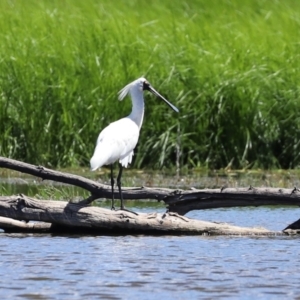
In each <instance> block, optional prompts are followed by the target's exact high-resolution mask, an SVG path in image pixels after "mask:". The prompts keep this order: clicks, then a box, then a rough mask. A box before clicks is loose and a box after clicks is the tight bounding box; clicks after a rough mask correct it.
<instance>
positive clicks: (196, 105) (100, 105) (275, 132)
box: [0, 0, 300, 168]
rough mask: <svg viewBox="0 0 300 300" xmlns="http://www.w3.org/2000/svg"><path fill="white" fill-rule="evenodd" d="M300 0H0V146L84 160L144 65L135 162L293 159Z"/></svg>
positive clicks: (260, 163) (125, 107)
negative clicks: (149, 88)
mask: <svg viewBox="0 0 300 300" xmlns="http://www.w3.org/2000/svg"><path fill="white" fill-rule="evenodd" d="M299 32H300V2H299V1H295V0H285V1H261V0H244V1H242V2H241V1H239V0H231V1H230V0H211V1H206V0H190V1H181V0H174V1H159V2H158V1H146V0H139V1H137V0H128V1H121V0H115V1H110V0H103V1H96V0H85V1H80V0H64V1H61V0H53V1H46V0H28V1H21V0H15V1H1V2H0V34H1V43H0V69H1V72H0V114H1V115H0V116H1V119H0V155H3V156H8V157H13V158H16V159H21V160H24V161H27V162H31V163H36V164H44V165H48V166H52V167H58V166H59V167H64V166H72V165H73V166H75V165H82V166H87V167H88V161H89V158H90V156H91V155H92V152H93V148H94V143H95V141H96V138H97V135H98V133H99V132H100V130H101V129H102V128H104V127H105V126H106V125H107V124H108V123H109V122H112V121H114V120H116V119H118V118H121V117H123V116H125V115H126V114H128V113H129V112H130V108H131V103H130V101H129V99H126V100H125V101H123V102H119V101H117V91H118V90H120V89H121V88H122V87H123V86H124V85H126V84H127V83H128V82H130V81H131V80H134V79H136V78H137V77H140V76H141V75H144V76H145V77H147V79H148V80H149V81H150V82H151V83H152V85H153V86H154V87H155V88H156V89H157V90H158V91H160V92H161V93H162V94H163V95H165V96H166V97H167V98H168V99H170V101H172V102H173V103H174V104H176V106H178V107H179V109H180V114H178V115H176V114H175V113H174V112H172V111H171V110H170V109H169V108H168V107H166V106H164V104H162V103H160V102H159V101H157V100H156V99H155V98H154V97H153V96H150V95H146V116H145V120H144V126H143V128H142V131H141V136H140V141H139V144H138V147H137V151H136V156H135V161H134V166H135V167H152V168H160V167H163V166H164V167H166V168H170V167H174V166H175V163H176V161H177V164H178V165H179V166H181V167H182V166H186V167H209V168H223V167H226V166H228V165H231V166H232V167H235V168H243V167H261V168H274V167H280V168H295V167H298V166H299V164H300V157H299V153H300V142H299V141H300V130H299V128H300V117H299V115H298V107H299V91H300V88H299V74H300V72H299V67H300V61H299V56H300V52H299V41H300V34H299Z"/></svg>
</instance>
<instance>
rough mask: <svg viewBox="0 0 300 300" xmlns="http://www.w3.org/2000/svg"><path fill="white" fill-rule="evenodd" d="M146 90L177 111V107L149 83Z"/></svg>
mask: <svg viewBox="0 0 300 300" xmlns="http://www.w3.org/2000/svg"><path fill="white" fill-rule="evenodd" d="M148 90H149V91H150V92H151V93H152V94H154V95H155V96H157V97H159V98H160V99H162V100H164V101H165V102H166V103H167V104H168V105H169V106H170V107H171V108H172V109H173V110H174V111H176V112H179V109H178V108H177V107H176V106H174V105H173V104H172V103H170V102H169V101H168V100H167V99H166V98H164V97H163V96H162V95H161V94H160V93H159V92H157V91H156V90H155V89H154V88H153V87H152V86H151V85H150V86H149V87H148Z"/></svg>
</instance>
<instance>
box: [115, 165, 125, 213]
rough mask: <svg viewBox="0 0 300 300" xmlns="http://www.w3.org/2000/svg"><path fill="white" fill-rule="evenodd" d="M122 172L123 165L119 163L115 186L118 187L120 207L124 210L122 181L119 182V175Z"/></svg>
mask: <svg viewBox="0 0 300 300" xmlns="http://www.w3.org/2000/svg"><path fill="white" fill-rule="evenodd" d="M122 172H123V166H122V165H121V164H120V171H119V174H118V177H117V186H118V188H119V194H120V200H121V209H122V210H124V203H123V194H122V183H121V176H122Z"/></svg>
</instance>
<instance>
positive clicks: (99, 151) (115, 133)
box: [91, 118, 139, 170]
mask: <svg viewBox="0 0 300 300" xmlns="http://www.w3.org/2000/svg"><path fill="white" fill-rule="evenodd" d="M138 138H139V128H138V126H137V125H136V124H135V123H134V122H133V121H132V120H130V119H129V118H123V119H120V120H118V121H116V122H113V123H111V124H110V125H109V126H107V127H106V128H105V129H103V130H102V132H101V133H100V134H99V137H98V139H97V145H96V148H95V151H94V155H93V157H92V158H91V169H92V170H96V169H97V168H100V167H101V166H103V165H109V164H112V163H114V162H115V161H117V160H120V163H121V164H122V165H123V166H125V167H127V165H128V163H130V162H131V160H132V156H133V149H134V148H135V146H136V144H137V142H138ZM127 157H128V158H127ZM125 158H127V159H125ZM123 160H124V161H123Z"/></svg>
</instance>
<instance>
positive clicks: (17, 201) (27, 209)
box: [0, 195, 283, 236]
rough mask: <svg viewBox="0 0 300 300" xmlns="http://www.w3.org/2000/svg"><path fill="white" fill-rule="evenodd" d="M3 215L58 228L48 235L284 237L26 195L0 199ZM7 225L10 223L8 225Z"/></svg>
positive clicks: (178, 217)
mask: <svg viewBox="0 0 300 300" xmlns="http://www.w3.org/2000/svg"><path fill="white" fill-rule="evenodd" d="M0 215H1V216H5V218H6V220H7V218H10V219H14V220H34V221H41V222H43V223H42V224H43V226H45V224H47V223H49V224H50V223H52V224H53V225H55V226H49V228H48V231H49V232H57V231H59V232H63V231H66V230H67V231H68V232H82V231H84V230H87V231H88V232H95V233H104V234H116V233H117V234H137V233H143V234H160V235H161V234H163V235H165V234H188V235H259V236H263V235H264V236H266V235H272V236H273V235H283V233H282V232H272V231H269V230H267V229H262V228H244V227H238V226H233V225H229V224H224V223H214V222H206V221H198V220H193V219H189V218H186V217H183V216H180V215H178V214H176V213H164V214H159V213H151V214H145V213H143V214H138V215H135V214H133V213H130V212H127V211H122V210H119V211H111V210H109V209H105V208H100V207H93V206H88V207H86V206H81V205H78V204H74V203H67V202H62V201H50V200H36V199H33V198H29V197H26V196H24V195H19V196H10V197H3V196H2V197H0ZM8 220H9V219H8ZM0 221H1V219H0ZM13 222H15V221H13ZM16 222H20V221H16ZM44 222H47V223H44ZM6 223H9V222H8V221H6ZM22 223H23V222H22ZM23 224H24V223H23ZM11 225H12V224H10V223H9V225H8V226H7V227H5V224H3V223H2V226H1V227H2V228H3V229H8V230H10V231H12V226H11ZM17 226H19V224H17ZM44 229H45V227H44ZM31 230H32V231H33V232H34V231H35V228H34V227H32V228H31ZM27 231H29V228H27Z"/></svg>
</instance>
